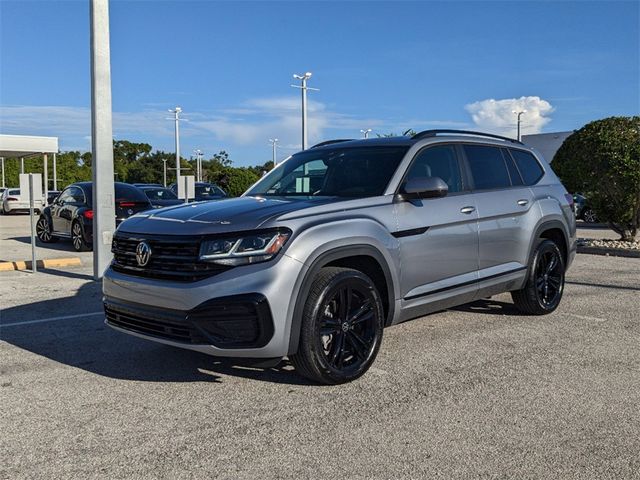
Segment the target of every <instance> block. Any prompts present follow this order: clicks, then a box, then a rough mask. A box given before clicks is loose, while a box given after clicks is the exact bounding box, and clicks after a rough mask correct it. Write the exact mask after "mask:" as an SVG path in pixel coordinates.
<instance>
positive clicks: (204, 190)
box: [196, 185, 226, 198]
mask: <svg viewBox="0 0 640 480" xmlns="http://www.w3.org/2000/svg"><path fill="white" fill-rule="evenodd" d="M225 195H226V194H225V193H224V192H223V191H222V189H221V188H219V187H217V186H216V185H196V197H197V198H207V197H224V196H225Z"/></svg>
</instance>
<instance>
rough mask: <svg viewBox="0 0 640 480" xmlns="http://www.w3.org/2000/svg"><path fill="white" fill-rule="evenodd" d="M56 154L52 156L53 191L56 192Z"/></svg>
mask: <svg viewBox="0 0 640 480" xmlns="http://www.w3.org/2000/svg"><path fill="white" fill-rule="evenodd" d="M56 160H57V159H56V154H55V153H54V154H53V191H54V192H57V191H58V176H57V172H56Z"/></svg>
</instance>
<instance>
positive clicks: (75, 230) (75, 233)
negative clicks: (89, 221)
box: [71, 222, 90, 252]
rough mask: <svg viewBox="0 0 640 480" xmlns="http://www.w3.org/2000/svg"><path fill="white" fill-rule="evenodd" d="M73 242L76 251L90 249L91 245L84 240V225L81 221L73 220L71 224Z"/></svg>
mask: <svg viewBox="0 0 640 480" xmlns="http://www.w3.org/2000/svg"><path fill="white" fill-rule="evenodd" d="M71 243H72V245H73V249H74V250H75V251H76V252H86V251H88V250H90V248H89V246H88V245H87V243H86V242H85V241H84V235H83V234H82V225H80V222H73V223H72V224H71Z"/></svg>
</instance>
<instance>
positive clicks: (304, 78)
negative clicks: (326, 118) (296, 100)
mask: <svg viewBox="0 0 640 480" xmlns="http://www.w3.org/2000/svg"><path fill="white" fill-rule="evenodd" d="M311 75H313V74H312V73H311V72H307V73H305V74H304V75H298V74H297V73H294V74H293V78H295V79H296V80H300V85H291V86H292V87H294V88H299V89H300V90H301V91H302V150H306V149H307V90H316V91H317V90H318V89H317V88H311V87H307V80H309V79H310V78H311Z"/></svg>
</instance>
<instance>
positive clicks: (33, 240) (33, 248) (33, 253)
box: [29, 173, 38, 273]
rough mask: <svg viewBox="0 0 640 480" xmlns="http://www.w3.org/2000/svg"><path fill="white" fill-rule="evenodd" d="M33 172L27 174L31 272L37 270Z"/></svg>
mask: <svg viewBox="0 0 640 480" xmlns="http://www.w3.org/2000/svg"><path fill="white" fill-rule="evenodd" d="M33 203H34V201H33V174H32V173H30V174H29V223H30V224H31V273H36V272H37V271H38V265H37V262H36V232H35V228H34V226H33Z"/></svg>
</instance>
